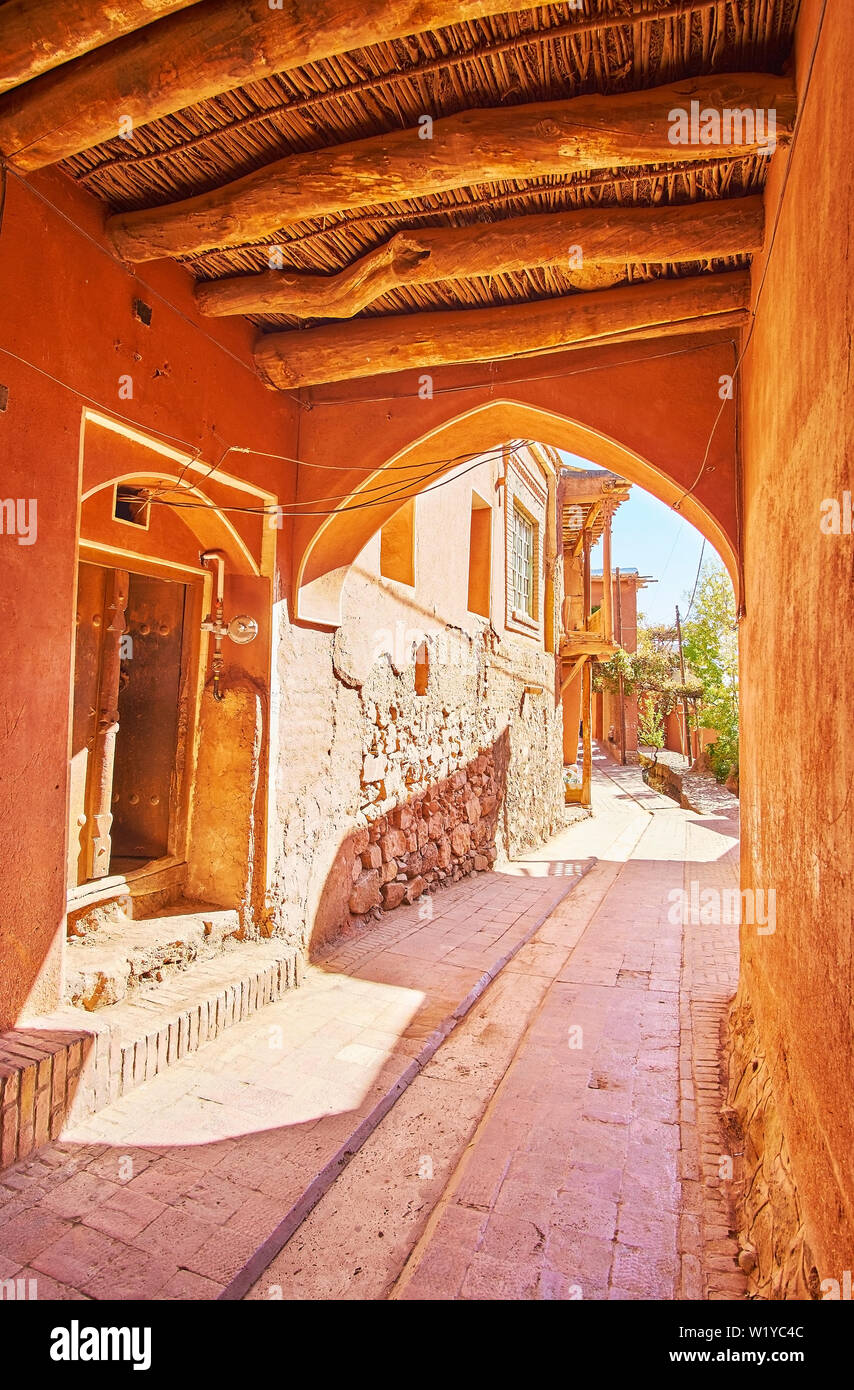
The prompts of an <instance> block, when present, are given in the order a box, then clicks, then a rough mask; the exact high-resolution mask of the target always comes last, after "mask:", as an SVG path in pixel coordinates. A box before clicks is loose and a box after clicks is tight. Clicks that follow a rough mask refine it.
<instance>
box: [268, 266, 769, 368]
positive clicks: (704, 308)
mask: <svg viewBox="0 0 854 1390" xmlns="http://www.w3.org/2000/svg"><path fill="white" fill-rule="evenodd" d="M749 287H750V275H749V272H748V271H731V272H727V273H726V274H721V275H703V276H692V277H690V278H687V279H682V280H653V281H649V282H647V283H646V284H643V285H630V286H627V287H622V288H619V289H612V290H594V291H591V292H589V293H586V294H584V293H582V294H573V295H568V296H566V297H564V298H560V299H547V300H541V301H538V302H536V303H533V304H512V305H505V306H502V307H501V308H497V309H467V310H466V309H463V310H451V311H448V312H444V311H442V312H438V313H433V312H430V313H418V314H405V315H392V316H389V317H387V318H373V319H359V320H357V322H355V323H347V324H328V325H324V326H323V327H321V328H310V329H307V330H305V331H304V332H299V331H297V330H291V331H290V332H288V333H271V334H269V335H267V336H266V337H262V338H261V339H260V341H259V343H258V345H257V347H256V350H255V362H256V365H257V367H258V370H259V372H260V374H261V375H262V377H263V378H264V379H265V380H266V381H267V382H268V383H269V384H270V385H272V386H277V387H280V388H281V389H296V388H298V387H301V386H313V385H319V384H321V383H326V382H334V381H347V380H352V379H354V378H357V377H368V376H376V375H378V374H380V373H383V372H397V371H402V370H404V369H405V368H409V367H417V368H419V369H423V370H425V371H426V370H427V369H429V368H430V367H438V366H444V365H447V364H449V363H459V362H488V361H492V360H494V359H497V358H506V357H516V356H519V355H520V354H524V353H532V352H547V351H550V350H551V351H553V350H557V349H560V348H566V347H577V346H579V345H581V344H584V345H591V344H595V343H596V342H597V341H609V340H612V339H614V338H615V337H619V338H626V337H631V338H638V337H643V338H647V337H657V336H660V335H661V334H664V333H668V334H669V333H678V332H681V333H690V332H694V331H696V330H697V329H709V328H718V327H722V326H732V325H733V324H740V323H742V322H743V321H744V320H745V319H746V317H747V310H748V303H749Z"/></svg>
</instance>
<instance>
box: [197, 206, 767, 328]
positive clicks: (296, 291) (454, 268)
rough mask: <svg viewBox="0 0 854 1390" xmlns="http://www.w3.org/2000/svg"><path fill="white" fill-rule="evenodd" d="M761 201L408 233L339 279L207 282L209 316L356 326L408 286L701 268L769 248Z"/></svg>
mask: <svg viewBox="0 0 854 1390" xmlns="http://www.w3.org/2000/svg"><path fill="white" fill-rule="evenodd" d="M762 230H763V211H762V199H761V197H758V196H757V197H750V198H729V199H725V200H721V201H719V202H706V203H687V204H685V205H684V206H682V207H662V206H659V207H651V208H644V207H600V208H582V209H579V210H578V211H577V212H556V213H538V214H536V215H534V216H531V217H511V218H508V219H507V220H506V221H504V222H497V223H493V224H492V225H484V224H483V223H478V224H476V225H474V226H471V227H435V228H429V229H426V230H423V231H402V232H398V233H397V234H396V235H395V236H393V237H392V238H391V240H390V241H387V242H386V243H385V244H384V245H383V246H378V247H377V248H376V250H374V251H370V252H369V253H368V254H367V255H366V256H362V257H361V259H360V260H358V261H356V262H354V264H353V265H351V266H348V267H347V269H346V270H342V271H339V272H338V274H336V275H305V274H300V273H298V272H294V271H292V270H270V271H265V272H264V273H263V274H261V275H238V276H234V277H233V278H232V279H228V280H208V281H202V282H201V283H199V284H198V285H197V286H196V291H195V294H196V302H197V304H198V305H199V307H200V309H201V310H202V312H203V313H204V314H209V315H212V316H218V315H223V314H265V313H274V314H291V315H293V317H294V318H300V319H305V318H327V319H337V318H341V319H345V318H352V317H353V316H354V315H356V314H358V313H361V311H362V310H363V309H365V308H367V306H368V305H369V304H371V303H373V301H374V300H375V299H379V297H380V296H381V295H383V294H387V293H388V292H389V291H390V290H394V289H399V288H400V286H401V285H413V284H417V285H424V284H431V283H433V282H435V281H437V280H460V279H470V278H472V277H474V276H477V275H484V276H487V275H500V274H503V273H504V272H505V271H512V270H529V269H532V268H533V267H536V266H554V265H561V264H565V265H566V266H567V267H570V268H573V267H578V265H579V259H580V260H581V263H582V264H583V266H584V267H587V266H589V265H591V264H597V263H600V262H616V263H618V264H620V265H625V264H629V265H631V264H632V263H634V262H640V261H642V262H649V261H698V260H708V259H710V258H712V257H723V256H738V255H741V254H746V253H750V252H753V251H758V250H760V249H761V247H762Z"/></svg>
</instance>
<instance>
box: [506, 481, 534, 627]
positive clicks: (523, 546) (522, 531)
mask: <svg viewBox="0 0 854 1390" xmlns="http://www.w3.org/2000/svg"><path fill="white" fill-rule="evenodd" d="M535 552H536V527H535V525H534V523H533V521H531V519H530V517H528V516H526V515H525V513H524V512H523V511H522V508H521V507H520V506H519V505H518V503H514V505H513V514H512V518H511V525H510V590H511V596H512V603H511V607H512V609H513V611H514V612H519V613H527V614H528V616H529V617H531V618H533V617H535V612H534V555H535Z"/></svg>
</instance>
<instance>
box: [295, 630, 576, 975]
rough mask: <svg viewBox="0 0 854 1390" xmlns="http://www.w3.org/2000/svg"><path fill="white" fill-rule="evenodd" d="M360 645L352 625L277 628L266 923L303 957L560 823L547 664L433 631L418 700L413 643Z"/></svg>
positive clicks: (545, 657) (551, 673) (558, 753)
mask: <svg viewBox="0 0 854 1390" xmlns="http://www.w3.org/2000/svg"><path fill="white" fill-rule="evenodd" d="M386 631H388V630H386ZM376 632H377V629H376V628H371V629H370V635H371V636H374V635H375V634H376ZM364 635H365V634H364V632H363V631H362V630H361V628H360V624H359V622H358V621H356V620H355V619H354V620H351V621H349V622H345V623H344V624H342V627H341V628H340V629H339V630H338V631H337V632H336V633H335V634H334V635H332V634H324V633H319V632H312V631H309V630H307V629H300V628H297V627H294V626H292V625H291V624H290V623H288V621H287V619H286V617H285V615H284V614H282V615H281V620H280V640H279V643H278V648H277V654H278V665H279V683H280V690H279V695H278V699H277V701H276V702H275V703H276V705H277V706H278V709H279V714H280V729H279V757H278V770H277V774H276V812H277V819H276V820H275V821H274V842H272V843H271V846H270V848H271V856H272V857H273V859H274V865H275V867H274V872H273V874H272V878H271V884H270V890H269V894H268V899H269V906H268V915H269V918H270V930H271V931H273V932H275V934H276V935H277V936H284V937H286V938H287V939H289V940H292V941H294V942H295V943H296V944H299V945H300V946H302V947H303V948H305V949H312V950H317V949H319V948H321V947H322V946H324V945H325V944H326V943H327V942H329V941H330V940H333V939H334V938H336V937H337V936H339V935H340V934H341V933H342V932H345V933H346V932H351V931H354V930H358V929H360V928H362V927H363V926H365V925H366V924H367V923H368V922H369V921H370V920H371V919H372V918H376V917H378V916H381V915H382V913H383V912H384V911H390V910H392V909H393V908H395V907H397V906H399V905H400V904H405V903H408V902H412V901H414V900H415V899H416V898H418V897H420V896H421V895H422V894H423V893H430V892H433V891H436V890H438V889H440V888H441V887H442V886H444V885H446V884H448V883H453V882H456V881H458V880H459V879H460V878H462V877H463V876H464V875H466V874H471V873H475V872H483V871H485V870H487V869H488V868H490V867H491V866H492V865H493V864H494V863H495V862H497V861H498V860H500V859H502V858H506V857H508V856H512V855H517V854H519V853H521V852H523V851H524V850H525V849H526V848H530V847H532V846H534V845H537V844H540V843H542V841H543V840H544V839H546V838H547V837H548V836H549V835H550V834H552V833H553V832H554V831H555V830H556V829H558V828H559V826H560V825H561V824H562V818H563V799H562V783H561V771H562V722H561V710H560V706H559V704H557V703H556V700H555V662H554V657H553V656H552V655H551V654H549V653H547V652H544V651H543V649H542V647H541V646H539V645H538V644H537V643H534V642H531V641H530V640H527V639H525V638H518V639H514V638H512V637H505V638H501V637H499V635H498V634H497V633H495V632H494V631H493V630H492V629H491V628H489V627H488V626H486V625H481V627H480V628H479V629H478V630H477V631H475V632H474V633H467V632H464V631H462V630H460V629H456V628H451V627H445V628H439V627H438V626H434V627H433V628H432V630H431V631H430V632H429V634H428V636H427V639H426V648H427V658H428V660H427V687H426V691H425V693H424V694H417V693H416V666H415V661H414V656H415V654H416V650H417V648H418V647H419V646H421V644H420V643H413V646H414V647H415V649H416V650H410V649H401V644H400V643H396V642H394V641H392V643H390V644H389V643H387V642H385V643H384V642H383V641H380V643H379V646H380V647H383V646H385V648H386V649H384V650H379V651H376V650H368V649H367V648H366V647H365V644H364V642H363V640H362V639H363V637H364ZM375 645H376V644H375ZM389 646H390V647H391V650H389V649H388V647H389ZM421 655H423V652H422V653H421Z"/></svg>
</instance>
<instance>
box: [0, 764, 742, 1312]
mask: <svg viewBox="0 0 854 1390" xmlns="http://www.w3.org/2000/svg"><path fill="white" fill-rule="evenodd" d="M595 787H596V806H597V814H596V816H595V818H594V819H592V820H588V821H585V822H582V823H580V824H576V825H574V826H572V827H570V828H569V829H568V830H567V831H566V832H565V833H564V834H563V835H561V836H559V837H557V838H556V839H555V840H553V841H551V842H550V843H549V845H547V846H545V847H544V848H543V849H541V850H540V851H538V852H537V853H535V854H532V855H531V856H530V857H529V859H527V860H526V861H523V862H518V863H515V864H514V865H512V866H510V868H509V869H508V870H507V871H506V872H501V873H495V874H489V875H481V876H479V877H478V878H477V879H474V880H468V881H466V882H465V883H462V884H459V885H457V886H456V887H455V888H453V889H451V890H448V891H447V892H445V893H443V894H441V895H440V896H438V897H437V898H436V900H435V902H434V904H433V907H434V916H433V919H432V920H425V919H424V918H423V917H422V916H420V915H419V910H418V908H417V907H413V908H411V909H405V910H403V911H400V912H396V913H395V914H393V915H392V916H390V917H389V918H388V919H387V920H386V921H385V922H384V923H383V925H382V926H381V927H378V928H377V929H376V930H375V931H373V932H370V933H369V934H368V935H366V936H365V937H363V938H361V939H360V940H358V941H355V942H352V943H349V944H347V945H345V946H342V947H341V948H340V949H339V950H338V951H336V952H335V953H333V954H332V955H330V956H329V957H328V958H326V959H325V960H324V961H323V963H322V965H320V966H317V967H314V968H312V969H311V970H310V971H309V975H308V979H307V981H306V983H305V985H304V986H303V987H302V988H301V989H300V990H298V991H296V992H294V993H291V994H290V995H288V996H286V997H285V998H284V999H282V1000H281V1001H279V1002H278V1003H275V1004H272V1005H269V1006H267V1007H266V1008H264V1009H262V1010H260V1011H259V1013H257V1014H256V1015H254V1016H253V1017H252V1018H250V1019H247V1020H246V1021H245V1022H244V1023H241V1024H238V1025H236V1026H235V1027H234V1028H232V1029H230V1030H228V1032H227V1033H226V1034H224V1035H222V1036H221V1037H220V1038H218V1039H217V1040H216V1041H215V1042H212V1043H209V1044H207V1045H206V1046H205V1047H203V1048H202V1049H200V1050H199V1052H197V1053H195V1054H193V1055H192V1056H190V1057H187V1058H185V1059H184V1060H183V1061H181V1062H178V1063H177V1065H175V1066H173V1067H171V1068H169V1069H168V1071H167V1072H165V1073H163V1074H162V1075H159V1076H157V1077H155V1078H154V1079H153V1080H152V1081H150V1082H147V1083H145V1084H144V1085H142V1086H140V1087H138V1088H137V1089H136V1090H135V1091H133V1092H131V1093H130V1094H129V1095H127V1096H125V1097H123V1098H122V1099H121V1100H119V1101H117V1102H116V1103H115V1104H113V1105H111V1106H109V1107H107V1108H106V1109H104V1110H101V1111H99V1112H98V1114H96V1115H95V1116H93V1117H92V1118H91V1119H89V1120H88V1121H87V1122H86V1123H85V1124H80V1125H78V1126H76V1127H75V1128H73V1129H69V1130H68V1131H67V1132H65V1133H64V1134H63V1135H62V1138H61V1140H60V1141H59V1142H58V1143H55V1144H51V1145H49V1146H48V1147H46V1148H44V1149H42V1150H40V1151H39V1153H38V1154H37V1155H35V1156H34V1157H33V1158H32V1159H30V1160H29V1161H27V1162H24V1163H21V1164H18V1165H16V1166H15V1167H14V1168H11V1169H8V1170H6V1171H5V1172H3V1173H2V1174H0V1278H10V1277H15V1278H16V1279H20V1278H26V1279H35V1280H36V1281H37V1287H38V1296H39V1297H40V1298H96V1299H97V1298H116V1297H117V1298H185V1299H187V1298H204V1299H208V1298H216V1297H220V1296H225V1297H228V1298H234V1297H240V1296H242V1295H244V1294H246V1293H247V1291H248V1296H249V1297H251V1298H271V1297H272V1298H278V1297H283V1298H341V1297H345V1298H362V1299H365V1298H367V1299H377V1298H380V1299H381V1298H389V1297H391V1298H403V1299H414V1298H463V1299H466V1298H562V1299H567V1298H568V1299H572V1298H578V1297H581V1298H674V1297H677V1298H707V1297H708V1298H716V1297H737V1296H739V1295H740V1294H741V1293H742V1292H743V1288H744V1280H743V1277H742V1275H741V1274H740V1272H739V1271H738V1268H737V1265H736V1263H735V1259H734V1256H735V1253H736V1251H735V1244H734V1241H733V1239H732V1237H731V1235H730V1233H729V1218H728V1212H727V1190H726V1182H725V1181H722V1179H721V1157H722V1156H721V1152H720V1150H721V1141H720V1139H719V1137H718V1127H717V1111H718V1108H719V1105H720V1078H719V1074H718V1032H719V1028H720V1024H721V1020H722V1016H723V1011H724V1008H725V1005H726V1001H727V1000H728V998H729V997H730V996H731V994H732V993H733V991H734V987H735V977H736V971H737V943H736V932H737V928H735V927H734V926H723V927H721V926H717V927H709V926H700V925H691V923H690V922H688V923H687V924H683V923H681V922H680V921H679V920H678V916H679V913H678V912H677V913H676V914H674V911H673V905H672V895H673V893H674V891H675V890H682V891H683V892H684V894H685V898H686V901H690V894H691V885H692V884H701V885H702V887H703V888H706V887H709V886H711V887H715V886H717V887H725V886H727V887H728V886H732V885H734V884H735V882H736V877H735V875H736V871H737V868H736V865H737V861H736V855H737V841H736V834H737V831H736V828H735V826H734V823H733V822H732V821H731V820H729V819H726V818H711V817H706V818H703V817H700V816H698V815H696V814H694V813H692V812H686V811H683V810H681V809H680V808H679V807H678V806H676V805H675V803H674V802H673V801H671V800H670V799H669V798H667V797H664V796H660V795H659V794H657V793H655V792H652V791H651V790H650V789H649V788H647V787H645V786H644V784H643V782H642V780H641V778H640V775H639V772H638V770H637V769H634V768H626V769H623V768H614V767H613V766H612V765H611V764H609V763H608V762H607V760H605V759H604V758H602V759H600V760H599V761H598V770H597V772H596V776H595ZM594 857H595V861H596V862H595V864H594V866H593V867H592V868H590V864H591V861H592V860H593V858H594ZM587 870H589V872H586V871H587ZM582 875H584V876H582ZM674 915H675V917H676V919H677V920H672V919H673V918H674Z"/></svg>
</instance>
